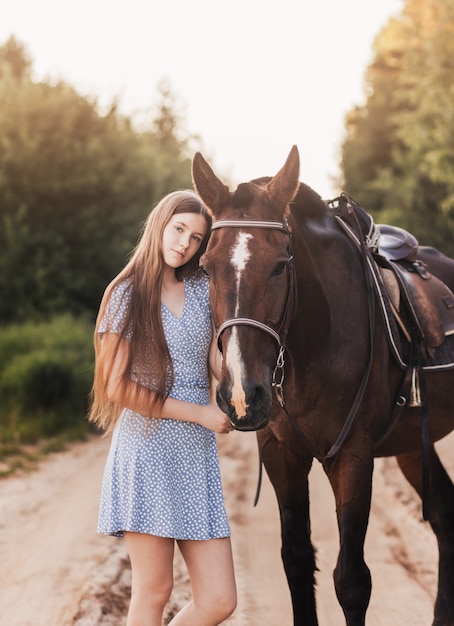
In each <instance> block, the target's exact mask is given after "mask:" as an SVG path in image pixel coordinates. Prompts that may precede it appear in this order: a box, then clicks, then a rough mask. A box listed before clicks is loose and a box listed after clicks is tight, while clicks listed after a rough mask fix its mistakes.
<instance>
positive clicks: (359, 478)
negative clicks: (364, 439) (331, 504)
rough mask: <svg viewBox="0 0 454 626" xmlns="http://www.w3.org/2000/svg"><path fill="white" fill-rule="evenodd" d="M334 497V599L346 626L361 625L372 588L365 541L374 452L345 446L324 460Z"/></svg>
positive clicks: (363, 623)
mask: <svg viewBox="0 0 454 626" xmlns="http://www.w3.org/2000/svg"><path fill="white" fill-rule="evenodd" d="M324 469H325V472H326V474H327V476H328V478H329V480H330V482H331V486H332V488H333V492H334V496H335V499H336V511H337V522H338V526H339V540H340V549H339V556H338V559H337V564H336V567H335V569H334V585H335V588H336V594H337V598H338V600H339V603H340V605H341V607H342V610H343V612H344V615H345V619H346V624H347V626H364V625H365V619H366V611H367V607H368V605H369V600H370V594H371V589H372V584H371V576H370V571H369V568H368V567H367V565H366V563H365V561H364V541H365V538H366V531H367V525H368V522H369V513H370V503H371V494H372V473H373V454H372V451H371V450H368V449H364V448H361V449H355V448H354V447H353V446H348V447H347V446H346V447H345V449H342V450H341V451H340V452H339V453H338V455H337V456H336V457H334V458H333V459H330V460H329V461H327V462H325V463H324Z"/></svg>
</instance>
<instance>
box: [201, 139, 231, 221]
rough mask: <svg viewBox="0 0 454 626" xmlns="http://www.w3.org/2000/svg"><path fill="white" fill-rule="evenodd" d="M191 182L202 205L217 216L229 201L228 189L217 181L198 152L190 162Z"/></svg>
mask: <svg viewBox="0 0 454 626" xmlns="http://www.w3.org/2000/svg"><path fill="white" fill-rule="evenodd" d="M192 180H193V183H194V188H195V190H196V191H197V193H198V194H199V196H200V197H201V198H202V200H203V202H204V204H205V205H206V206H207V207H208V209H211V211H212V212H213V213H214V215H217V214H218V213H219V211H220V210H221V208H222V207H223V206H224V204H225V203H226V202H227V200H228V199H229V196H230V193H229V188H228V187H226V185H224V183H223V182H221V181H220V180H219V178H218V177H217V176H216V174H215V173H214V172H213V170H212V169H211V167H210V166H209V165H208V163H207V162H206V161H205V159H204V158H203V156H202V155H201V154H200V152H196V154H195V155H194V158H193V160H192Z"/></svg>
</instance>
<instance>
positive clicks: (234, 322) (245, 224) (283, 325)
mask: <svg viewBox="0 0 454 626" xmlns="http://www.w3.org/2000/svg"><path fill="white" fill-rule="evenodd" d="M219 228H265V229H271V230H278V231H281V232H283V233H284V234H285V235H287V237H288V244H287V250H288V261H287V264H288V291H287V301H286V304H285V308H284V311H283V314H282V318H281V321H280V324H279V327H278V330H275V329H274V328H271V326H268V325H267V324H264V323H263V322H259V321H258V320H254V319H250V318H248V317H233V318H231V319H228V320H226V321H225V322H223V323H222V324H221V325H220V326H219V328H218V329H217V342H218V348H219V351H220V352H221V353H222V343H221V337H222V334H223V332H224V331H225V330H226V329H227V328H231V327H232V326H252V327H254V328H258V329H259V330H261V331H264V332H266V333H268V334H269V335H271V337H273V339H274V340H275V341H276V343H277V345H278V355H277V360H276V366H275V367H274V370H273V377H272V386H273V388H274V389H275V392H276V396H277V399H278V401H279V403H280V404H281V406H282V405H283V383H284V364H285V362H284V354H285V341H286V338H287V333H288V328H289V325H290V322H291V320H292V317H293V314H294V312H295V310H296V302H297V291H296V277H295V265H294V260H293V251H292V234H291V231H290V229H289V226H288V222H287V219H285V218H284V220H283V221H282V222H278V221H266V220H250V219H238V220H218V221H217V222H214V224H213V226H212V230H217V229H219Z"/></svg>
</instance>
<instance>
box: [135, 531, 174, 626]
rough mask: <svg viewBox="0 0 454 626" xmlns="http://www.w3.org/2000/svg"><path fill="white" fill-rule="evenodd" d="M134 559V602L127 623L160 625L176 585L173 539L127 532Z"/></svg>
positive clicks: (143, 625)
mask: <svg viewBox="0 0 454 626" xmlns="http://www.w3.org/2000/svg"><path fill="white" fill-rule="evenodd" d="M124 535H125V541H126V547H127V549H128V554H129V559H130V561H131V571H132V585H131V603H130V605H129V611H128V621H127V626H161V625H162V615H163V612H164V608H165V606H166V604H167V602H168V600H169V598H170V594H171V592H172V588H173V553H174V540H173V539H167V538H165V537H155V536H154V535H146V534H142V533H129V532H125V534H124Z"/></svg>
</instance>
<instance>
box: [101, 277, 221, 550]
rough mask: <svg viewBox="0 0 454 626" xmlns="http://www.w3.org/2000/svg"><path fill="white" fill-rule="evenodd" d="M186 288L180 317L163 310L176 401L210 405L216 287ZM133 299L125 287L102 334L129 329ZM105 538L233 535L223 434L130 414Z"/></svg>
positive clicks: (113, 450)
mask: <svg viewBox="0 0 454 626" xmlns="http://www.w3.org/2000/svg"><path fill="white" fill-rule="evenodd" d="M184 287H185V303H184V309H183V312H182V314H181V317H180V318H178V317H176V316H175V315H173V313H172V312H171V311H170V310H169V309H167V308H166V307H165V306H164V305H161V312H162V320H163V326H164V333H165V336H166V340H167V343H168V346H169V351H170V356H171V358H172V363H173V368H174V384H173V387H172V389H171V391H170V394H169V395H170V396H171V397H172V398H176V399H179V400H185V401H187V402H194V403H196V404H201V405H203V404H209V402H210V397H209V380H208V371H207V357H208V349H209V346H210V342H211V333H212V329H211V311H210V306H209V297H208V282H207V280H206V278H205V277H204V276H192V277H190V278H186V279H185V280H184ZM130 297H131V286H130V285H129V284H128V283H127V282H124V283H121V284H120V285H118V287H117V288H116V289H115V290H114V292H113V293H112V296H111V298H110V300H109V303H108V306H107V309H106V314H105V316H104V319H103V320H102V323H101V325H100V328H99V332H101V333H103V332H113V333H120V332H121V331H122V330H123V327H124V319H125V314H126V312H127V310H128V306H129V302H130ZM126 338H128V333H126ZM129 338H130V336H129ZM133 376H134V374H133ZM138 382H140V383H141V384H143V385H146V386H148V387H150V388H153V385H152V380H151V379H150V378H147V379H144V378H143V375H142V378H141V379H140V380H138ZM98 531H99V532H101V533H105V534H108V535H114V536H119V537H121V536H123V531H131V532H140V533H147V534H152V535H157V536H160V537H171V538H174V539H195V540H207V539H213V538H219V537H227V536H229V535H230V528H229V523H228V520H227V515H226V510H225V506H224V496H223V491H222V483H221V477H220V471H219V460H218V453H217V446H216V436H215V433H214V432H213V431H210V430H208V429H206V428H204V427H203V426H200V425H199V424H194V423H192V422H182V421H179V420H173V419H156V418H147V417H144V416H142V415H140V414H139V413H134V412H133V411H131V410H129V409H124V410H123V412H122V414H121V416H120V418H119V420H118V423H117V425H116V428H115V431H114V433H113V435H112V442H111V447H110V451H109V455H108V458H107V462H106V465H105V470H104V478H103V485H102V493H101V504H100V512H99V523H98Z"/></svg>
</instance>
